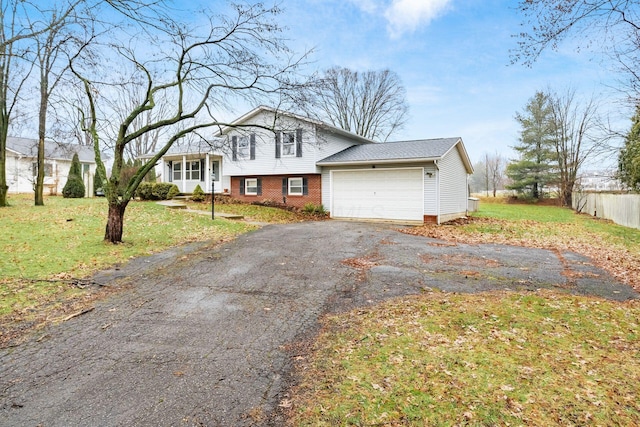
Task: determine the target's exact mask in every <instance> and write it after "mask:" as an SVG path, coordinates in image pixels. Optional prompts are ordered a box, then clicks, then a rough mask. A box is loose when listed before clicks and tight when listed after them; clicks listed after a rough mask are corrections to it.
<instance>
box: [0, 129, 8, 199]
mask: <svg viewBox="0 0 640 427" xmlns="http://www.w3.org/2000/svg"><path fill="white" fill-rule="evenodd" d="M2 126H4V123H3V124H0V207H2V208H3V207H5V206H8V204H7V193H8V192H9V186H8V185H7V170H6V160H7V156H6V154H7V134H6V133H5V132H3V129H1V127H2Z"/></svg>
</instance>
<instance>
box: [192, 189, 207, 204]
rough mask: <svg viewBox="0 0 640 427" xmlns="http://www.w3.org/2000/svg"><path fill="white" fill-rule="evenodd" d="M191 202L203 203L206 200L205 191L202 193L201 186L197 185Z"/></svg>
mask: <svg viewBox="0 0 640 427" xmlns="http://www.w3.org/2000/svg"><path fill="white" fill-rule="evenodd" d="M191 200H193V201H194V202H202V201H203V200H204V191H202V188H200V185H196V188H194V189H193V194H192V195H191Z"/></svg>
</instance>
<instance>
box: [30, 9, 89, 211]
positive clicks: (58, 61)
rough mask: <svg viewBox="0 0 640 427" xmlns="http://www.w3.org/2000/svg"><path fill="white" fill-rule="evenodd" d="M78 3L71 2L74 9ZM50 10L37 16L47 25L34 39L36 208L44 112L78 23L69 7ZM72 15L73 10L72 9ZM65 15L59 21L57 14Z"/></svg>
mask: <svg viewBox="0 0 640 427" xmlns="http://www.w3.org/2000/svg"><path fill="white" fill-rule="evenodd" d="M79 4H80V2H75V3H72V6H73V7H75V8H77V7H78V5H79ZM51 7H52V8H51V9H50V10H46V11H42V13H43V14H46V16H43V17H38V18H42V19H45V20H46V21H47V22H48V29H47V31H45V32H43V33H42V34H40V35H38V36H36V37H35V54H36V68H37V69H38V71H39V75H38V80H39V95H40V100H39V102H40V105H39V108H38V155H37V163H36V165H37V171H36V180H35V205H36V206H43V205H44V197H43V188H44V155H45V138H46V136H47V115H48V114H47V113H48V111H49V108H50V100H51V95H52V93H53V91H54V90H55V89H56V88H57V87H58V85H59V83H60V82H61V81H62V79H63V77H64V75H65V73H66V72H67V71H68V69H69V65H68V64H69V62H68V60H67V58H66V57H65V56H64V54H65V53H68V52H65V49H67V47H69V46H70V45H71V44H72V42H73V35H72V33H71V31H70V27H71V26H72V25H73V24H74V23H77V20H76V19H75V17H74V15H73V14H70V13H68V9H67V8H68V7H69V5H67V4H63V5H62V6H58V7H56V5H55V4H54V5H52V6H51ZM74 12H75V10H74ZM65 14H66V15H67V16H66V18H65V19H63V20H60V19H59V18H58V17H59V16H60V15H65Z"/></svg>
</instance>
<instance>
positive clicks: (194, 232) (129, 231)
mask: <svg viewBox="0 0 640 427" xmlns="http://www.w3.org/2000/svg"><path fill="white" fill-rule="evenodd" d="M9 201H10V203H11V206H10V207H7V208H2V209H1V210H0V217H1V218H2V231H3V232H2V233H1V234H0V247H2V256H1V257H0V272H1V277H0V325H4V326H6V325H7V324H8V323H16V322H21V321H44V319H47V318H48V317H51V316H53V317H52V318H55V317H56V316H57V317H60V316H63V315H64V314H65V313H66V312H68V311H69V309H70V308H69V307H75V304H76V303H78V304H81V303H82V301H83V300H84V299H85V298H90V297H94V296H95V294H94V293H90V292H87V290H84V289H79V288H78V287H77V286H74V285H73V284H72V283H71V282H72V280H70V279H72V278H84V277H87V276H90V275H91V274H92V273H94V272H96V271H97V270H100V269H103V268H105V267H108V266H112V265H115V264H118V263H122V262H125V261H127V260H129V259H131V258H133V257H139V256H145V255H149V254H152V253H155V252H159V251H161V250H163V249H166V248H168V247H171V246H176V245H180V244H184V243H187V242H193V241H212V242H214V243H216V242H221V241H227V240H230V239H232V238H234V237H235V236H237V235H238V234H240V233H245V232H247V231H249V230H252V229H254V228H255V226H252V225H249V224H247V223H245V222H242V221H239V222H238V221H228V220H224V219H216V220H215V221H212V220H211V218H210V217H208V216H206V215H198V214H196V213H191V212H185V211H180V210H173V209H167V208H166V207H164V206H161V205H159V204H157V203H155V202H131V203H130V204H129V206H128V207H127V211H126V213H125V224H124V236H123V240H124V243H123V244H119V245H112V244H109V243H105V242H104V241H103V237H104V229H105V224H106V215H107V203H106V200H105V199H104V198H94V199H64V198H62V197H47V198H45V206H33V196H27V195H18V196H15V195H11V196H10V198H9ZM43 279H45V280H48V281H42V280H43ZM56 313H57V314H56ZM38 319H40V320H38ZM49 320H52V319H48V320H47V321H49ZM2 338H3V337H2V335H0V341H2Z"/></svg>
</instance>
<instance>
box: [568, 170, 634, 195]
mask: <svg viewBox="0 0 640 427" xmlns="http://www.w3.org/2000/svg"><path fill="white" fill-rule="evenodd" d="M576 184H577V186H576V188H579V189H580V190H582V191H621V190H623V188H624V186H623V185H622V183H621V182H620V180H618V179H617V177H616V171H603V170H600V171H586V172H584V173H582V174H580V176H578V180H577V183H576Z"/></svg>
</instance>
